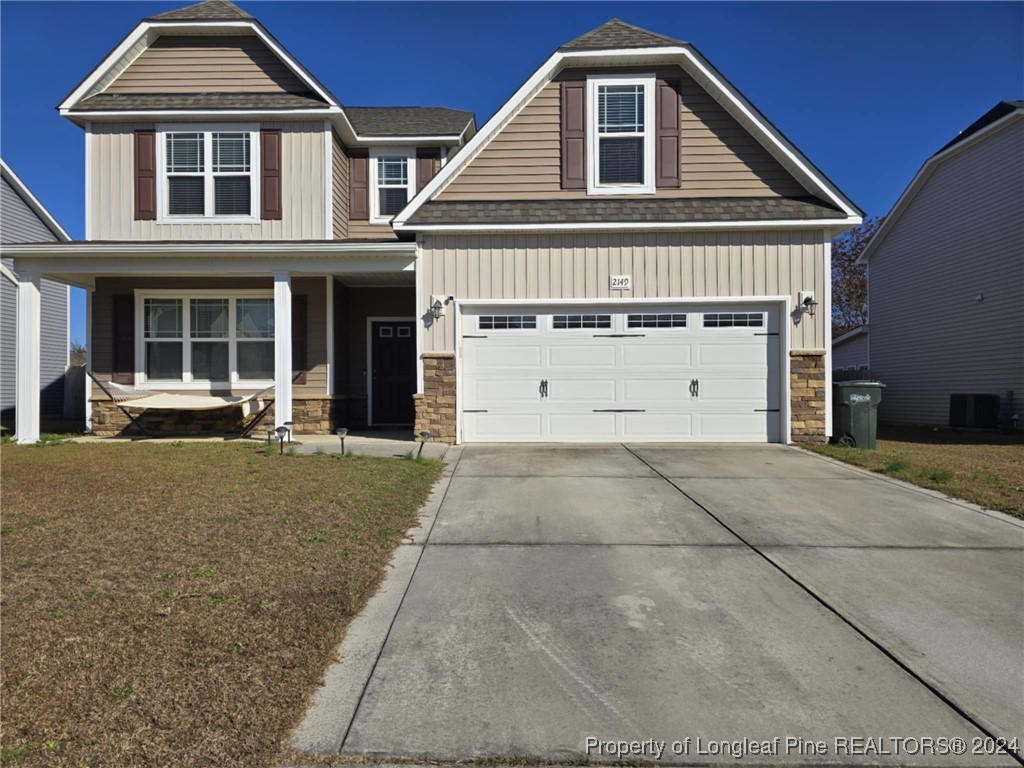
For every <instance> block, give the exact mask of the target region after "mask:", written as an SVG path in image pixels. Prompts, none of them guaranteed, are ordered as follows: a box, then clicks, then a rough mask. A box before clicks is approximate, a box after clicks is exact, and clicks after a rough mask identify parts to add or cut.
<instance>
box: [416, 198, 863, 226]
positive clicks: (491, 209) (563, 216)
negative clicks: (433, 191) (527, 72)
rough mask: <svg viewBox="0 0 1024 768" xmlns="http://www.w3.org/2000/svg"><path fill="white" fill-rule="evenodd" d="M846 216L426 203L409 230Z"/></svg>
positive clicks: (545, 203)
mask: <svg viewBox="0 0 1024 768" xmlns="http://www.w3.org/2000/svg"><path fill="white" fill-rule="evenodd" d="M837 215H838V216H844V214H842V213H841V212H840V211H838V210H836V209H835V208H833V207H831V206H829V205H827V204H825V203H824V202H822V201H821V200H819V199H818V198H815V197H790V198H786V197H707V198H652V197H648V198H643V199H640V198H635V199H634V198H601V199H591V198H588V199H585V200H510V201H487V202H477V201H472V202H462V201H439V200H435V201H432V202H428V203H424V204H423V205H422V206H421V207H420V209H419V210H417V211H416V212H415V213H414V214H413V216H412V218H411V219H410V220H409V222H408V223H409V224H412V225H415V224H580V223H597V222H609V223H623V224H629V223H640V222H669V221H671V222H686V221H768V220H775V221H778V220H787V219H830V218H835V217H836V216H837Z"/></svg>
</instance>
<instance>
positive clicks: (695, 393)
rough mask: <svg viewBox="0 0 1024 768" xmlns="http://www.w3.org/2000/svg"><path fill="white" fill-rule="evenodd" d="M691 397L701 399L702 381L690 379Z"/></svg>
mask: <svg viewBox="0 0 1024 768" xmlns="http://www.w3.org/2000/svg"><path fill="white" fill-rule="evenodd" d="M690 397H700V381H699V380H698V379H690Z"/></svg>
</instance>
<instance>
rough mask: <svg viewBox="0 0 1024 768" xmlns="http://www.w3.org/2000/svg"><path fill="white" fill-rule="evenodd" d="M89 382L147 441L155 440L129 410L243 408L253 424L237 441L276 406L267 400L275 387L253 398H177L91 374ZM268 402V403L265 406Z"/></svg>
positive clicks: (246, 427) (201, 396) (245, 425)
mask: <svg viewBox="0 0 1024 768" xmlns="http://www.w3.org/2000/svg"><path fill="white" fill-rule="evenodd" d="M89 378H90V379H92V380H93V381H94V382H96V386H97V387H99V388H100V389H101V390H103V394H105V395H106V396H107V397H109V398H110V402H112V403H113V404H114V405H115V406H116V407H117V408H118V410H120V411H121V413H123V414H124V415H125V416H127V417H128V420H129V421H130V422H131V424H132V425H134V426H135V427H136V428H137V429H138V430H139V431H140V432H141V433H142V434H144V435H145V436H146V437H154V435H153V434H151V433H150V432H149V430H147V429H146V428H145V427H144V426H142V424H140V423H139V420H138V418H137V417H136V416H134V415H132V413H131V412H130V411H129V409H132V410H136V411H145V410H147V409H149V408H158V409H161V410H168V411H212V410H217V409H220V408H231V407H233V406H236V405H237V406H241V408H242V417H243V419H245V418H248V419H249V421H248V423H245V424H244V425H243V427H242V431H241V432H239V433H238V434H237V435H235V437H246V436H247V435H248V434H249V433H250V432H252V430H253V428H254V427H255V426H256V425H257V424H258V423H259V421H260V419H261V418H263V416H264V415H265V414H266V412H267V411H268V410H270V406H272V405H273V404H274V399H273V398H267V397H266V394H267V393H268V392H270V391H271V390H272V389H273V388H274V387H273V386H270V387H267V388H266V389H261V390H260V391H259V392H253V393H252V394H250V395H237V396H236V395H227V396H221V395H175V394H171V393H169V392H147V391H144V390H139V389H135V388H134V387H125V386H123V385H121V384H115V383H114V382H112V381H108V382H102V381H100V380H99V379H97V378H96V377H95V376H94V375H93V374H92V372H91V371H90V372H89ZM264 400H266V401H267V402H266V403H264ZM140 415H141V414H140Z"/></svg>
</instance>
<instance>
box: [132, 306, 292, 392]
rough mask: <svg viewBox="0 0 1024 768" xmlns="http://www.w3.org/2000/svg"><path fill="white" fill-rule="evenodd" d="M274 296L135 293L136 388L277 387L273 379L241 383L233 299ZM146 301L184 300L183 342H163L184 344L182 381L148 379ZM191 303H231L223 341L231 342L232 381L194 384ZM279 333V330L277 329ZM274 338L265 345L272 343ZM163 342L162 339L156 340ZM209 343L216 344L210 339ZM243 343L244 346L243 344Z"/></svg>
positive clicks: (198, 382)
mask: <svg viewBox="0 0 1024 768" xmlns="http://www.w3.org/2000/svg"><path fill="white" fill-rule="evenodd" d="M273 298H274V292H273V291H272V290H271V291H238V290H214V289H210V290H186V291H176V290H173V289H165V290H149V289H136V290H135V382H136V383H135V386H136V388H137V389H147V390H161V391H162V390H189V389H201V390H215V389H265V388H266V387H269V386H272V385H273V384H274V379H273V378H270V379H239V378H238V346H237V345H238V335H237V334H238V329H237V327H236V322H235V321H236V315H235V312H236V310H235V306H236V305H235V301H234V299H273ZM146 299H181V300H182V302H183V303H182V308H181V310H182V318H181V338H180V339H163V340H164V341H174V342H180V343H181V344H182V380H181V381H168V380H167V379H158V380H154V381H148V380H147V379H146V338H145V318H146V309H145V304H146ZM191 299H230V300H232V301H230V303H229V305H228V335H227V336H226V337H225V338H223V339H220V341H226V342H228V372H229V375H230V377H231V381H193V380H192V343H191V342H192V339H191V337H190V336H191V330H192V329H191V325H192V312H191V311H190V309H189V307H188V305H187V303H186V302H187V301H188V300H191ZM275 332H276V329H275ZM273 340H274V337H273V336H271V337H269V338H268V339H264V341H273ZM155 341H160V339H155ZM207 341H216V339H208V340H207ZM243 343H244V342H243Z"/></svg>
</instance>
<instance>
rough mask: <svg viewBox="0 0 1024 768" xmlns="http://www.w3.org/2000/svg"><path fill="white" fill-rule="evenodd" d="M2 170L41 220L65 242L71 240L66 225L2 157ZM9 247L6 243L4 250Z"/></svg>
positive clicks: (0, 160)
mask: <svg viewBox="0 0 1024 768" xmlns="http://www.w3.org/2000/svg"><path fill="white" fill-rule="evenodd" d="M0 171H2V173H3V177H4V178H5V179H7V182H8V183H9V184H10V185H11V186H12V187H13V188H14V191H15V192H16V193H17V194H18V197H20V198H21V199H22V200H23V201H24V202H25V205H27V206H28V207H29V208H30V209H31V211H32V212H33V213H34V214H35V215H36V216H37V217H38V218H39V220H40V221H41V222H43V224H44V225H45V227H46V228H47V229H48V230H50V232H52V233H53V236H54V237H56V238H57V239H58V240H62V241H65V242H67V241H70V240H71V235H69V234H68V233H67V231H65V229H64V227H62V226H61V225H60V224H59V223H58V222H57V219H55V218H54V217H53V215H52V214H51V213H50V212H49V211H48V210H46V206H44V205H43V204H42V203H41V202H39V198H37V197H36V196H35V195H33V194H32V190H30V189H29V188H28V186H26V184H25V182H23V181H22V180H21V179H20V178H19V177H18V174H16V173H15V172H14V170H13V169H12V168H11V166H9V165H8V164H7V161H6V160H2V159H0ZM9 247H10V246H7V245H5V246H4V247H3V250H4V251H5V252H6V251H7V249H8V248H9Z"/></svg>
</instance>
